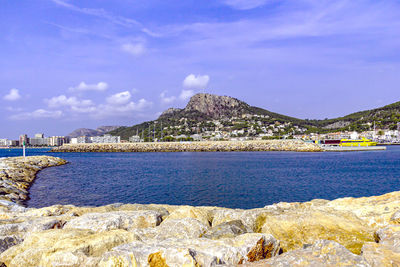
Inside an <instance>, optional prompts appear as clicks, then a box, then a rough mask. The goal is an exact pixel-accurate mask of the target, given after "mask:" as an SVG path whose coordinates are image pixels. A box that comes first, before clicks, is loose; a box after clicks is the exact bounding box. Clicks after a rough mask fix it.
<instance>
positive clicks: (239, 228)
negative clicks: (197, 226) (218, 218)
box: [201, 220, 252, 239]
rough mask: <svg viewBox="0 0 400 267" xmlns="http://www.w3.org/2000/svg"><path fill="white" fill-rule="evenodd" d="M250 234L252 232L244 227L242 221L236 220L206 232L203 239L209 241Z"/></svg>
mask: <svg viewBox="0 0 400 267" xmlns="http://www.w3.org/2000/svg"><path fill="white" fill-rule="evenodd" d="M249 232H252V231H251V230H249V229H247V227H246V226H244V224H243V223H242V221H241V220H235V221H229V222H226V223H221V224H219V225H217V226H214V227H212V228H211V229H208V230H207V231H206V232H204V233H203V234H202V235H201V237H204V238H209V239H220V238H230V237H236V236H238V235H242V234H245V233H249Z"/></svg>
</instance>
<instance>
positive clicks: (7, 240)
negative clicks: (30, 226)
mask: <svg viewBox="0 0 400 267" xmlns="http://www.w3.org/2000/svg"><path fill="white" fill-rule="evenodd" d="M22 241H23V239H22V238H20V237H17V236H14V235H11V236H0V253H3V252H4V251H6V250H7V249H8V248H10V247H12V246H15V245H18V244H19V243H21V242H22Z"/></svg>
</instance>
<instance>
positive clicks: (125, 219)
mask: <svg viewBox="0 0 400 267" xmlns="http://www.w3.org/2000/svg"><path fill="white" fill-rule="evenodd" d="M161 220H162V216H161V214H160V213H158V212H156V211H151V210H142V211H123V212H122V211H114V212H106V213H86V214H83V215H82V216H80V217H77V218H74V219H72V220H70V221H69V222H67V223H66V224H65V226H64V228H65V229H88V230H92V231H96V232H103V231H109V230H112V229H124V230H132V229H135V228H147V227H155V226H157V225H159V224H160V223H161Z"/></svg>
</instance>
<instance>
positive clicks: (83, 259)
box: [0, 229, 136, 266]
mask: <svg viewBox="0 0 400 267" xmlns="http://www.w3.org/2000/svg"><path fill="white" fill-rule="evenodd" d="M134 240H136V238H135V237H134V236H133V234H131V233H129V232H127V231H124V230H112V231H108V232H104V233H94V232H91V231H87V230H76V229H69V230H48V231H43V232H37V233H32V234H31V235H29V236H28V237H27V238H26V239H25V240H24V242H22V243H21V244H19V245H16V246H14V247H11V248H10V249H8V250H6V251H5V252H3V253H2V254H1V255H0V262H4V263H5V264H6V265H7V266H79V265H80V264H82V263H89V262H92V263H96V259H94V258H96V257H99V256H101V255H102V254H103V253H104V252H106V251H109V250H111V249H112V248H113V247H115V246H118V245H121V244H124V243H128V242H132V241H134ZM99 260H100V259H98V260H97V261H99ZM77 264H78V265H77Z"/></svg>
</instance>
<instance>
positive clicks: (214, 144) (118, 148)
mask: <svg viewBox="0 0 400 267" xmlns="http://www.w3.org/2000/svg"><path fill="white" fill-rule="evenodd" d="M51 151H52V152H215V151H223V152H229V151H297V152H320V151H322V150H321V148H320V147H319V146H318V145H316V144H314V143H305V142H304V141H301V140H259V141H210V142H149V143H119V144H93V143H89V144H65V145H63V146H60V147H56V148H53V149H52V150H51Z"/></svg>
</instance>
